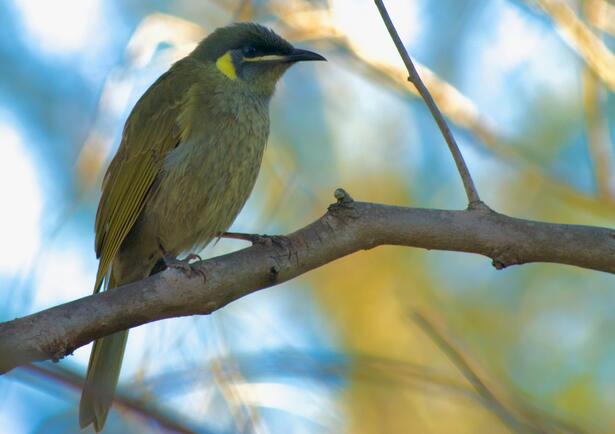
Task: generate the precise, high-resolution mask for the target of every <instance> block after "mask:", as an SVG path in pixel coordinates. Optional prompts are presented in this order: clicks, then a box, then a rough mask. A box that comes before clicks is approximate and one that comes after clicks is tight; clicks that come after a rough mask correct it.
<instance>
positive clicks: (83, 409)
mask: <svg viewBox="0 0 615 434" xmlns="http://www.w3.org/2000/svg"><path fill="white" fill-rule="evenodd" d="M127 338H128V330H124V331H121V332H117V333H114V334H112V335H109V336H105V337H104V338H102V339H98V340H97V341H96V342H94V347H93V348H92V353H91V354H90V363H89V364H88V373H87V376H86V379H85V384H84V386H83V392H82V394H81V402H80V403H79V425H80V426H81V428H85V427H86V426H88V425H89V424H91V423H93V424H94V429H95V430H96V432H100V431H102V429H103V426H104V425H105V420H107V414H108V413H109V408H111V403H112V402H113V395H114V394H115V388H116V386H117V381H118V378H119V376H120V369H121V367H122V359H123V358H124V349H125V348H126V339H127Z"/></svg>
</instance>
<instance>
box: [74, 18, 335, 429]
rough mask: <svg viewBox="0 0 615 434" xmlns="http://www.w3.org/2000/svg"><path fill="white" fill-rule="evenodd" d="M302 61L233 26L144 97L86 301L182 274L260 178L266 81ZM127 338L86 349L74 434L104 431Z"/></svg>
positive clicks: (106, 186) (283, 46) (105, 195)
mask: <svg viewBox="0 0 615 434" xmlns="http://www.w3.org/2000/svg"><path fill="white" fill-rule="evenodd" d="M304 60H325V59H324V57H322V56H321V55H319V54H316V53H313V52H311V51H307V50H302V49H298V48H294V47H293V46H292V45H291V44H290V43H289V42H288V41H286V40H284V39H283V38H281V37H280V36H278V35H277V34H276V33H274V32H273V31H271V30H269V29H267V28H265V27H263V26H260V25H258V24H253V23H238V24H233V25H230V26H227V27H223V28H220V29H217V30H216V31H214V32H213V33H211V34H210V35H209V36H207V37H206V38H205V39H204V40H203V41H201V42H200V43H199V44H198V46H197V47H196V48H195V49H194V51H192V53H190V54H189V55H188V56H186V57H185V58H183V59H181V60H179V61H178V62H176V63H175V64H174V65H173V66H172V67H171V68H170V69H169V70H168V71H167V72H165V73H164V74H163V75H162V76H161V77H160V78H158V80H156V82H154V84H153V85H152V86H151V87H150V88H149V89H148V90H147V91H146V92H145V94H143V96H142V97H141V98H140V99H139V101H138V102H137V103H136V105H135V107H134V108H133V110H132V112H131V113H130V115H129V116H128V119H127V121H126V125H125V126H124V131H123V134H122V139H121V143H120V146H119V148H118V150H117V153H116V154H115V157H114V158H113V160H112V161H111V163H110V165H109V168H108V170H107V173H106V175H105V177H104V180H103V185H102V196H101V199H100V203H99V205H98V211H97V214H96V254H97V257H98V258H99V265H98V273H97V276H96V282H95V285H94V292H95V293H96V292H98V291H100V290H101V288H102V287H103V284H105V285H106V286H105V287H106V288H107V289H113V288H116V287H118V286H121V285H124V284H127V283H130V282H134V281H136V280H140V279H143V278H145V277H147V276H149V275H151V274H153V273H155V272H158V271H161V270H163V269H165V268H167V267H185V266H186V262H182V261H181V260H178V259H176V258H177V256H178V255H181V254H183V253H188V252H191V251H194V250H195V249H200V248H202V247H203V246H205V245H206V244H207V243H209V242H210V241H211V240H213V239H214V238H216V237H219V236H220V235H221V234H222V233H223V232H224V231H226V230H227V229H228V228H229V226H230V225H231V223H232V222H233V220H234V219H235V217H236V216H237V214H238V213H239V211H240V210H241V208H242V207H243V205H244V203H245V202H246V200H247V198H248V196H249V194H250V192H251V191H252V188H253V186H254V182H255V180H256V177H257V175H258V171H259V168H260V165H261V160H262V157H263V151H264V149H265V144H266V142H267V137H268V135H269V101H270V99H271V97H272V95H273V92H274V89H275V86H276V82H277V81H278V80H279V79H280V77H281V76H282V74H283V73H284V72H285V71H286V70H287V69H288V68H289V67H290V66H291V65H293V64H294V63H296V62H299V61H304ZM184 261H185V260H184ZM127 336H128V331H122V332H118V333H115V334H113V335H110V336H106V337H104V338H102V339H98V340H97V341H96V342H94V347H93V349H92V353H91V355H90V362H89V366H88V371H87V377H86V381H85V385H84V388H83V393H82V395H81V402H80V408H79V423H80V425H81V427H86V426H88V425H90V424H94V429H95V430H96V431H100V430H102V429H103V426H104V424H105V419H106V418H107V413H108V411H109V408H110V406H111V402H112V400H113V395H114V392H115V388H116V385H117V381H118V377H119V373H120V367H121V364H122V357H123V355H124V349H125V346H126V338H127Z"/></svg>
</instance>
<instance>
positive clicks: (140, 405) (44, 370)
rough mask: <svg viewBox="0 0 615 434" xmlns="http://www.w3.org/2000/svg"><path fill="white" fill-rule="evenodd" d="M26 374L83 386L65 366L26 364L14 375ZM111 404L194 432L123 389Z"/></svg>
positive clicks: (78, 388)
mask: <svg viewBox="0 0 615 434" xmlns="http://www.w3.org/2000/svg"><path fill="white" fill-rule="evenodd" d="M27 374H30V375H33V376H41V377H44V378H46V379H49V380H52V381H55V382H57V383H59V384H62V385H65V386H67V387H69V388H71V389H73V390H75V391H81V389H82V388H83V381H84V378H83V376H81V375H80V374H78V373H77V372H75V371H73V370H72V369H69V368H67V367H65V366H50V365H49V364H47V363H43V364H37V365H35V364H28V365H24V366H22V367H21V369H20V370H19V371H17V372H16V374H15V375H14V376H15V377H17V378H18V379H19V380H22V381H28V378H27ZM113 404H114V406H117V407H119V408H120V409H122V410H127V411H129V412H131V413H133V414H134V415H135V416H137V417H139V418H142V419H144V420H147V421H149V422H153V423H155V424H156V425H158V427H159V428H161V429H162V430H164V431H165V432H168V433H171V432H172V433H181V434H193V433H194V432H195V430H194V429H192V428H189V427H188V426H186V425H184V424H183V423H182V422H180V421H179V420H178V419H179V418H178V417H174V416H171V415H169V414H166V412H163V411H162V410H160V409H159V408H157V406H156V404H155V403H153V402H152V403H145V402H144V401H142V400H140V399H135V398H133V397H129V396H127V395H126V394H125V393H124V392H123V391H119V392H117V393H116V394H115V397H114V399H113ZM199 432H201V431H199ZM206 432H209V431H206Z"/></svg>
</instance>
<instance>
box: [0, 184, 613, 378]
mask: <svg viewBox="0 0 615 434" xmlns="http://www.w3.org/2000/svg"><path fill="white" fill-rule="evenodd" d="M336 197H337V198H338V203H337V204H334V205H332V206H331V207H330V209H329V212H327V213H326V214H325V215H324V216H323V217H321V218H320V219H318V220H316V221H315V222H314V223H312V224H310V225H308V226H306V227H305V228H303V229H300V230H298V231H297V232H294V233H292V234H289V235H288V236H286V237H284V238H283V239H284V243H270V244H267V243H260V244H257V245H255V246H252V247H250V248H247V249H244V250H241V251H239V252H235V253H232V254H229V255H224V256H220V257H217V258H212V259H209V260H207V261H201V262H199V263H198V264H197V265H196V266H198V267H199V268H200V269H201V270H202V271H203V272H204V273H205V275H206V276H207V281H206V282H205V283H204V282H203V279H200V278H197V279H191V278H189V277H188V276H186V275H185V274H184V273H181V272H179V271H177V270H167V271H164V272H162V273H159V274H156V275H155V276H152V277H150V278H147V279H145V280H142V281H139V282H135V283H132V284H129V285H125V286H123V287H121V288H119V289H114V290H112V291H107V292H103V293H100V294H96V295H91V296H88V297H84V298H82V299H79V300H75V301H72V302H70V303H66V304H63V305H60V306H56V307H53V308H51V309H47V310H45V311H42V312H39V313H36V314H33V315H30V316H27V317H24V318H19V319H16V320H13V321H9V322H5V323H1V324H0V372H7V371H9V370H11V369H13V368H15V367H16V366H20V365H23V364H25V363H30V362H32V361H37V360H46V359H54V360H58V359H60V358H62V357H64V356H66V355H67V354H70V353H71V352H72V351H73V350H74V349H76V348H79V347H81V346H83V345H85V344H87V343H89V342H91V341H93V340H95V339H98V338H100V337H103V336H106V335H109V334H111V333H115V332H117V331H120V330H126V329H129V328H132V327H136V326H139V325H142V324H145V323H148V322H152V321H157V320H161V319H165V318H172V317H179V316H187V315H199V314H208V313H211V312H214V311H216V310H218V309H220V308H221V307H223V306H225V305H227V304H228V303H230V302H232V301H234V300H237V299H239V298H241V297H243V296H245V295H248V294H250V293H252V292H254V291H257V290H259V289H262V288H267V287H270V286H274V285H277V284H279V283H282V282H285V281H287V280H290V279H293V278H295V277H297V276H299V275H301V274H303V273H306V272H307V271H310V270H313V269H315V268H318V267H320V266H322V265H325V264H327V263H329V262H332V261H333V260H335V259H338V258H341V257H343V256H346V255H349V254H351V253H353V252H356V251H359V250H365V249H371V248H373V247H376V246H379V245H385V244H390V245H398V246H413V247H420V248H426V249H439V250H449V251H459V252H471V253H478V254H482V255H485V256H488V257H490V258H492V259H493V265H494V266H495V267H496V268H498V269H501V268H505V267H507V266H509V265H514V264H523V263H528V262H554V263H560V264H569V265H576V266H579V267H585V268H590V269H594V270H600V271H606V272H609V273H615V238H614V236H613V234H614V232H613V230H610V229H605V228H597V227H590V226H578V225H561V224H552V223H542V222H537V221H528V220H521V219H516V218H511V217H507V216H505V215H502V214H498V213H496V212H494V211H491V210H490V209H488V208H481V209H477V210H464V211H441V210H429V209H419V208H402V207H395V206H387V205H378V204H371V203H364V202H353V201H352V199H350V197H349V196H348V195H347V194H346V193H345V192H344V191H343V190H341V189H339V190H338V191H336Z"/></svg>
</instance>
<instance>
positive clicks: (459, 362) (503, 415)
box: [412, 312, 543, 433]
mask: <svg viewBox="0 0 615 434" xmlns="http://www.w3.org/2000/svg"><path fill="white" fill-rule="evenodd" d="M412 318H413V319H414V322H415V323H416V324H417V325H418V326H419V327H420V328H421V329H422V330H423V331H424V332H425V334H427V336H429V338H430V339H431V340H432V341H433V342H434V343H435V344H436V345H437V346H438V348H440V350H442V352H443V353H444V354H445V355H446V356H447V357H448V358H449V360H450V361H451V362H452V363H453V364H454V365H455V366H456V367H457V369H459V371H460V372H461V374H462V375H463V376H464V377H465V378H466V380H468V381H469V382H470V384H472V387H474V390H476V393H478V395H479V396H480V397H481V398H482V399H483V400H484V401H485V403H487V404H488V405H489V407H490V408H491V410H493V412H494V414H495V415H496V416H497V417H498V418H500V420H501V421H502V422H503V423H504V424H505V425H506V426H508V427H509V428H510V429H511V430H513V431H514V432H523V433H542V432H543V430H542V429H540V428H539V427H535V426H530V425H528V424H527V423H525V422H523V421H521V420H519V418H518V417H517V416H516V415H515V414H513V413H512V412H511V411H510V410H509V409H508V408H506V406H505V405H504V404H503V403H502V402H501V401H500V400H499V399H498V398H497V397H496V395H495V394H494V393H493V392H492V391H491V390H490V389H489V387H488V386H487V385H486V384H485V383H484V382H483V380H481V378H480V377H479V376H478V374H477V373H476V372H475V371H474V370H473V369H472V367H471V366H470V364H469V363H468V361H467V360H466V359H465V357H464V356H463V355H462V354H461V351H459V350H458V349H456V348H455V347H454V346H453V345H452V344H451V343H450V342H449V341H448V340H447V339H446V337H445V336H444V334H443V333H441V332H440V331H439V330H438V329H437V328H436V326H434V325H433V324H432V323H431V322H430V321H429V320H428V319H427V318H426V317H425V316H423V315H422V314H420V313H419V312H414V313H413V315H412Z"/></svg>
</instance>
